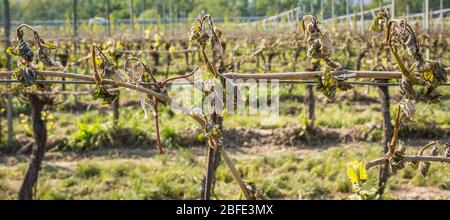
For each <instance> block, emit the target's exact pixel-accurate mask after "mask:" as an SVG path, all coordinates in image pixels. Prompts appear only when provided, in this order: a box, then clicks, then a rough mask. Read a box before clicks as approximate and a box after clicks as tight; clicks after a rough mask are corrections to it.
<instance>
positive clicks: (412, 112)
mask: <svg viewBox="0 0 450 220" xmlns="http://www.w3.org/2000/svg"><path fill="white" fill-rule="evenodd" d="M399 105H400V108H401V110H402V115H403V116H404V117H406V119H407V121H410V122H412V121H415V119H416V105H415V104H414V101H413V100H411V99H402V100H401V101H400V104H399Z"/></svg>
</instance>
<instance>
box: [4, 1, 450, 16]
mask: <svg viewBox="0 0 450 220" xmlns="http://www.w3.org/2000/svg"><path fill="white" fill-rule="evenodd" d="M73 1H77V5H78V6H77V7H78V18H79V19H90V18H93V17H104V16H105V14H106V2H107V1H109V4H110V12H111V17H112V18H114V19H129V18H130V17H133V18H136V19H154V18H158V17H159V18H163V19H164V18H186V17H188V18H193V17H196V16H197V15H198V14H199V13H200V12H202V11H204V12H205V13H208V14H211V15H214V17H222V18H225V17H250V16H270V15H274V14H277V13H280V12H283V11H286V10H289V9H292V8H294V7H297V6H302V7H303V8H304V10H305V11H306V12H311V11H314V12H316V13H317V12H318V11H320V9H321V8H323V10H324V14H326V15H331V2H332V0H276V1H274V0H58V1H54V0H10V7H11V12H12V13H11V16H12V20H20V21H32V20H52V19H71V18H72V5H73ZM322 1H323V4H322V3H321V2H322ZM334 2H335V13H336V14H338V15H342V14H345V13H346V7H347V6H346V3H347V2H350V8H351V11H359V0H350V1H347V0H334ZM391 2H392V1H391V0H364V4H365V8H367V9H370V8H374V7H378V6H380V5H386V4H389V3H391ZM429 2H430V8H431V9H435V10H436V9H439V8H440V0H429ZM396 4H397V7H396V8H397V10H396V12H397V14H399V15H402V14H405V12H406V8H407V7H406V5H409V10H410V12H411V13H417V12H421V11H422V8H423V1H422V0H396ZM443 4H444V8H447V7H450V1H447V0H443ZM321 6H322V7H321ZM0 13H3V5H0ZM0 17H3V15H0Z"/></svg>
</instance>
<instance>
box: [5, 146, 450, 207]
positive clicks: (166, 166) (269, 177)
mask: <svg viewBox="0 0 450 220" xmlns="http://www.w3.org/2000/svg"><path fill="white" fill-rule="evenodd" d="M380 155H381V151H380V149H379V147H377V146H373V144H361V146H352V147H342V146H336V147H331V148H328V149H324V150H320V151H311V152H308V153H303V154H300V153H299V152H297V151H295V149H293V148H292V149H288V150H287V151H285V152H283V153H270V152H264V153H262V155H258V156H257V157H249V156H236V155H234V156H232V157H233V159H234V161H235V162H236V164H237V168H238V170H239V171H240V172H241V173H242V175H243V176H245V178H246V179H248V180H254V181H256V183H257V184H258V185H259V186H260V187H261V188H262V189H263V190H264V192H266V193H267V195H268V196H269V197H271V198H272V199H336V198H337V199H346V198H348V196H349V195H350V193H351V187H350V185H351V184H350V182H349V180H348V178H347V176H346V172H345V170H346V169H345V168H346V164H347V163H348V162H349V161H352V160H356V159H357V160H361V159H364V160H369V159H375V158H377V157H379V156H380ZM203 162H204V158H203V156H196V155H194V154H193V152H192V151H191V150H189V149H180V150H177V151H176V152H174V154H173V155H172V154H170V155H158V156H155V157H151V158H147V159H128V158H90V159H89V160H88V161H87V160H79V161H73V162H70V163H63V164H59V163H60V162H58V161H50V162H48V163H46V164H45V165H44V167H43V169H42V172H41V174H40V177H39V185H38V188H37V189H38V193H37V196H38V198H39V199H197V198H198V197H199V193H200V182H201V178H202V174H203V171H204V167H203ZM25 167H26V164H25V163H22V162H21V163H18V164H17V165H15V166H9V165H8V166H3V165H2V166H0V199H14V198H15V196H16V193H17V190H18V184H20V181H21V178H22V175H23V174H24V172H25ZM377 177H378V170H377V169H373V170H370V171H369V184H371V185H374V186H375V185H376V184H377V183H376V181H377ZM404 186H433V187H439V188H441V189H444V190H448V189H449V186H450V167H449V166H445V165H441V164H437V163H436V164H433V165H432V166H431V169H430V173H429V175H428V177H426V178H423V177H421V176H420V174H419V173H418V172H417V171H415V170H412V168H409V167H407V168H405V169H403V170H401V171H400V172H399V173H398V174H397V175H396V176H395V177H393V178H390V180H389V184H388V191H387V197H388V198H390V197H391V194H390V193H391V192H392V190H395V189H396V188H400V187H404ZM214 195H215V196H214V198H215V199H237V198H239V188H238V186H237V185H236V183H235V181H234V179H233V177H232V175H231V173H230V172H229V170H228V169H227V168H226V167H225V165H223V164H222V165H221V166H220V167H219V170H218V172H217V184H216V187H215V192H214ZM394 199H395V198H394Z"/></svg>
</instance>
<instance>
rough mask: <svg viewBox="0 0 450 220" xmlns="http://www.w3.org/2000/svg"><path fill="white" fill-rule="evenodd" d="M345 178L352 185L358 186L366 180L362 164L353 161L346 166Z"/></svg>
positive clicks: (365, 172) (364, 168)
mask: <svg viewBox="0 0 450 220" xmlns="http://www.w3.org/2000/svg"><path fill="white" fill-rule="evenodd" d="M347 176H348V177H349V178H350V181H351V182H352V184H357V185H360V184H361V183H363V182H364V181H366V180H367V171H366V167H365V165H364V163H362V162H359V161H356V160H355V161H353V162H351V163H349V164H347Z"/></svg>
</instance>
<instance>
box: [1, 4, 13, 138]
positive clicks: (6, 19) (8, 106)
mask: <svg viewBox="0 0 450 220" xmlns="http://www.w3.org/2000/svg"><path fill="white" fill-rule="evenodd" d="M3 16H4V17H3V21H4V24H5V36H4V45H5V48H8V47H9V46H10V45H11V42H10V40H9V37H10V32H11V16H10V7H9V0H3ZM6 69H7V70H11V56H10V55H9V54H6ZM8 79H11V76H8ZM9 86H10V85H8V87H9ZM6 118H7V127H8V142H7V144H8V146H11V144H12V141H13V135H14V130H13V129H14V127H13V106H12V94H11V93H10V92H8V95H7V100H6Z"/></svg>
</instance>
